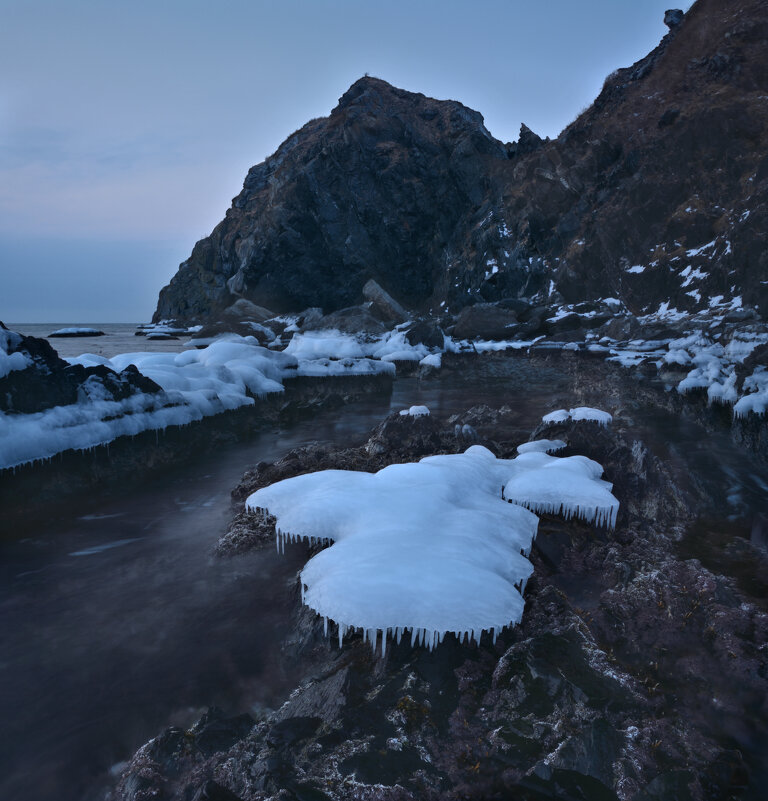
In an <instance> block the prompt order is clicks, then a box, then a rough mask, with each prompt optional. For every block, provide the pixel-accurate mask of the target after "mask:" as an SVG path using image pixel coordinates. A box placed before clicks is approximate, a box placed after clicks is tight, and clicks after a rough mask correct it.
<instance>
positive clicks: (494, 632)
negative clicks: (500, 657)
mask: <svg viewBox="0 0 768 801" xmlns="http://www.w3.org/2000/svg"><path fill="white" fill-rule="evenodd" d="M491 631H492V632H493V644H494V645H496V637H497V636H498V631H497V630H496V626H494V627H493V628H492V629H491Z"/></svg>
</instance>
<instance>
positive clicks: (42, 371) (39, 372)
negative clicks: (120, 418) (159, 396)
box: [0, 329, 161, 414]
mask: <svg viewBox="0 0 768 801" xmlns="http://www.w3.org/2000/svg"><path fill="white" fill-rule="evenodd" d="M6 330H7V329H6ZM8 353H21V354H24V355H25V356H26V357H27V358H28V359H29V361H31V364H30V365H29V366H28V367H26V368H25V369H23V370H12V371H11V372H10V373H8V374H7V375H5V376H3V377H2V378H0V411H3V412H16V413H19V414H31V413H34V412H41V411H44V410H45V409H51V408H53V407H54V406H66V405H68V404H71V403H76V402H77V401H78V400H80V399H82V398H87V397H89V396H90V395H91V394H94V393H95V396H97V397H98V398H99V399H106V400H109V399H111V400H123V399H124V398H127V397H130V396H131V395H135V394H136V393H140V392H143V393H149V394H154V393H157V392H161V389H160V387H159V386H158V385H157V384H156V383H155V382H154V381H152V380H151V379H149V378H147V377H146V376H144V375H142V374H141V373H139V371H138V370H137V369H136V367H135V366H134V365H132V364H130V365H128V367H126V369H125V370H123V371H122V372H120V373H116V372H115V371H114V370H111V369H109V368H108V367H104V366H102V365H98V366H95V367H83V366H82V365H79V364H75V365H71V364H69V362H66V361H64V360H63V359H61V358H59V355H58V354H57V353H56V351H55V350H54V349H53V348H52V347H51V345H50V343H48V342H47V340H45V339H39V338H37V337H29V336H24V335H21V334H17V335H15V336H14V338H13V339H12V340H11V344H10V346H9V350H8Z"/></svg>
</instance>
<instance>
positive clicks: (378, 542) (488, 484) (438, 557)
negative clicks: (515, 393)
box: [246, 445, 619, 651]
mask: <svg viewBox="0 0 768 801" xmlns="http://www.w3.org/2000/svg"><path fill="white" fill-rule="evenodd" d="M602 472H603V471H602V468H601V467H600V465H598V464H597V463H596V462H593V461H591V460H590V459H587V458H585V457H580V456H572V457H569V458H566V459H560V458H558V457H555V456H549V455H548V454H546V453H543V452H531V453H526V454H523V455H521V456H518V457H517V458H516V459H512V460H504V459H497V458H496V457H495V456H494V455H493V454H492V453H491V452H490V451H489V450H487V449H486V448H484V447H482V446H480V445H473V446H472V447H470V448H468V449H467V450H466V451H465V452H464V453H462V454H454V455H443V456H430V457H427V458H425V459H422V460H421V461H419V462H414V463H410V464H395V465H391V466H389V467H385V468H384V469H382V470H380V471H379V472H378V473H375V474H371V473H362V472H356V471H344V470H325V471H321V472H317V473H310V474H307V475H302V476H297V477H294V478H289V479H285V480H284V481H279V482H277V483H275V484H272V485H271V486H269V487H264V488H263V489H260V490H258V491H257V492H255V493H253V494H252V495H251V496H250V497H249V498H248V500H247V502H246V505H247V507H248V508H249V509H250V510H251V511H254V512H260V513H261V514H263V515H265V516H266V515H273V516H274V517H275V518H276V528H277V547H278V550H280V549H281V548H282V549H284V548H285V541H286V540H290V541H294V540H297V539H302V540H307V541H308V542H310V543H323V544H329V543H332V545H331V547H330V548H326V549H325V550H323V551H321V552H320V553H318V554H316V555H315V556H314V557H312V559H310V560H309V562H308V563H307V564H306V566H305V567H304V569H303V570H302V572H301V585H302V598H303V601H304V603H305V604H307V605H308V606H309V607H310V608H312V609H313V610H315V611H316V612H317V613H318V614H319V615H321V616H322V617H323V618H325V627H326V632H327V628H328V620H333V621H335V622H336V623H337V625H338V636H339V642H340V643H341V641H342V639H343V637H344V634H345V633H346V632H347V631H349V630H351V629H362V630H363V633H364V637H365V638H367V639H370V641H371V643H372V646H373V648H374V649H375V648H376V643H377V637H378V634H379V633H381V635H382V637H381V648H382V651H385V650H386V643H387V639H388V637H394V638H395V639H396V640H397V641H398V642H399V640H400V638H401V636H402V635H403V633H405V632H406V631H409V632H410V636H411V642H412V643H415V642H418V643H421V644H426V645H427V646H429V647H430V648H432V647H434V646H435V645H436V644H437V643H439V642H441V641H442V639H443V637H444V636H445V634H446V633H448V632H453V633H454V634H455V635H456V637H457V638H459V639H467V638H468V639H469V640H473V641H476V642H479V640H480V637H481V635H482V633H483V632H484V631H489V632H492V633H493V636H494V638H495V636H496V634H498V632H499V631H500V630H501V629H503V628H505V627H506V626H509V625H514V624H516V623H518V622H519V621H520V619H521V617H522V614H523V606H524V602H523V591H524V589H525V583H526V581H527V579H528V577H529V576H530V575H531V573H532V572H533V567H532V565H531V563H530V562H529V561H528V559H527V558H526V557H527V556H528V554H529V552H530V548H531V543H532V541H533V539H534V537H535V536H536V529H537V526H538V518H537V517H536V515H535V514H534V513H533V512H532V511H529V509H532V510H536V511H546V512H556V513H557V512H559V513H562V514H565V515H566V516H567V517H571V516H578V517H581V518H582V519H584V520H587V521H590V522H594V523H596V524H598V525H608V526H613V525H614V524H615V521H616V511H617V509H618V505H619V503H618V501H617V500H616V499H615V498H614V497H613V496H612V495H611V493H610V488H611V485H610V484H609V483H608V482H605V481H602V480H601V479H600V476H601V475H602ZM502 488H504V489H503V491H502ZM505 499H506V500H505ZM526 506H527V507H529V509H526V508H524V507H526Z"/></svg>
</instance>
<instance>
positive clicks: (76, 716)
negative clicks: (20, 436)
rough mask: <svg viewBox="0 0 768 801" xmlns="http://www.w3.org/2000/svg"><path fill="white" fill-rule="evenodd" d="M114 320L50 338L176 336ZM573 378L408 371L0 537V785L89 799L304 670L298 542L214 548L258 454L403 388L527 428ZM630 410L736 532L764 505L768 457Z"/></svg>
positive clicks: (381, 408) (342, 422)
mask: <svg viewBox="0 0 768 801" xmlns="http://www.w3.org/2000/svg"><path fill="white" fill-rule="evenodd" d="M56 327H61V326H59V325H56V326H19V327H18V329H19V330H22V331H24V332H25V333H34V334H39V333H41V330H42V329H43V328H49V329H50V330H55V328H56ZM108 329H109V331H108V337H101V338H98V339H94V340H90V341H88V340H77V339H72V340H53V343H54V346H55V347H57V348H58V347H59V346H60V345H61V346H63V347H62V351H63V350H64V349H65V348H66V350H67V352H68V353H69V354H71V355H77V354H78V353H80V352H84V351H90V352H99V351H98V350H96V348H98V347H101V348H102V349H103V350H102V353H103V354H104V355H106V356H109V355H111V354H113V353H117V352H126V351H130V350H138V349H143V348H144V347H146V346H149V345H155V346H157V349H158V350H160V349H162V350H180V349H182V347H183V342H181V341H180V342H170V343H168V342H158V343H148V342H146V341H145V340H144V339H143V338H140V337H134V336H133V330H134V327H133V326H131V325H123V326H120V325H111V326H101V330H104V331H107V330H108ZM47 333H50V331H47ZM576 379H577V377H576V376H575V375H574V374H573V373H572V372H568V371H566V370H564V369H563V368H562V366H560V365H558V363H557V362H553V364H552V366H551V367H550V366H544V367H542V366H538V367H535V368H534V367H533V366H532V365H531V364H530V363H529V362H528V361H527V360H526V359H518V360H515V359H510V360H506V361H505V362H504V366H503V367H499V368H495V369H494V371H491V372H489V373H487V374H482V375H477V374H474V373H473V374H466V375H465V374H458V373H454V374H448V373H446V374H445V375H443V376H439V377H438V378H437V379H436V380H432V381H429V382H419V381H417V380H416V379H412V378H407V379H398V380H397V381H396V382H395V386H394V391H393V394H392V396H391V397H390V398H381V397H380V398H372V399H368V400H366V401H364V402H360V403H356V404H351V405H349V406H346V407H344V408H342V409H339V410H335V411H330V412H327V413H323V414H321V415H319V416H317V417H315V418H313V419H312V420H308V421H303V422H301V423H298V424H296V425H293V426H291V427H289V428H275V429H274V430H271V431H266V432H263V433H261V434H260V435H258V436H257V437H255V438H254V439H253V440H251V441H249V442H245V443H240V444H237V445H232V446H227V447H225V448H222V449H221V450H220V451H219V452H218V453H216V454H215V455H214V456H210V455H209V456H206V457H200V458H199V459H198V460H197V461H195V460H194V459H193V460H190V461H189V462H188V463H187V464H185V465H183V466H181V467H179V468H178V469H175V470H169V471H168V472H167V473H166V474H164V475H162V476H159V477H157V478H155V479H154V480H153V483H152V485H150V486H145V487H143V488H139V489H133V490H130V491H126V492H125V493H124V494H123V496H122V497H114V496H113V497H111V498H110V499H109V500H106V499H101V498H99V497H98V496H97V495H95V496H90V497H87V498H80V499H77V500H75V501H73V503H72V507H71V510H70V513H69V514H67V515H65V516H62V517H61V518H60V519H59V520H57V521H54V522H52V523H50V524H47V525H46V526H43V527H41V529H40V530H39V531H38V532H37V533H36V534H35V536H34V537H30V538H28V539H26V540H23V541H19V542H5V543H0V708H2V710H3V713H4V722H3V725H2V727H0V799H6V798H8V799H11V798H13V799H16V798H18V799H24V801H75V800H76V799H82V798H83V797H84V796H85V794H86V793H88V792H89V788H90V790H94V788H95V787H98V786H99V784H100V782H101V781H102V780H103V777H104V776H105V775H106V774H107V772H108V771H109V769H110V766H113V765H115V763H119V762H120V761H121V760H125V759H127V758H129V756H130V755H131V753H132V752H133V751H134V750H135V749H136V748H137V747H138V746H139V745H140V744H142V743H143V742H145V741H146V740H147V739H149V738H150V737H152V736H154V735H155V734H157V733H158V732H159V731H160V730H161V729H162V728H163V727H164V726H166V725H168V724H169V723H171V722H173V723H175V724H177V725H187V724H189V723H190V722H191V721H192V720H194V719H195V717H196V716H198V715H199V714H200V712H201V711H202V709H204V707H205V706H206V705H208V704H211V703H216V704H219V705H221V706H223V707H225V708H226V709H227V710H229V711H231V712H233V713H235V712H240V711H249V710H250V711H252V712H256V713H258V711H259V710H260V709H263V708H264V707H274V706H276V705H278V704H279V703H280V702H281V701H282V700H283V699H284V697H285V695H286V693H287V692H288V691H289V690H290V689H291V688H292V687H293V686H295V683H296V681H297V679H298V678H299V676H300V674H301V665H297V664H291V663H289V662H287V661H286V660H285V659H284V658H283V656H282V652H281V649H280V642H281V641H282V640H283V639H284V638H285V637H286V636H288V634H289V633H290V610H291V605H292V603H293V602H294V601H293V600H292V595H291V592H292V589H293V587H294V584H295V576H296V571H297V569H298V568H299V567H300V565H301V564H302V563H303V558H304V552H303V549H302V548H300V547H298V546H297V547H296V548H293V549H290V548H288V549H286V554H285V555H284V556H280V557H278V556H277V555H276V554H275V552H274V550H273V549H271V548H268V549H266V550H265V551H263V552H259V553H255V554H251V555H248V556H244V557H239V558H235V559H229V560H221V559H215V558H213V557H212V555H211V551H212V548H213V545H214V544H215V542H216V540H217V538H218V537H219V535H220V534H221V533H222V532H223V531H224V530H225V529H226V525H227V522H228V520H229V518H230V516H231V514H232V505H231V501H230V496H229V493H230V490H231V489H232V487H233V486H234V485H235V484H236V483H237V481H238V480H239V478H240V476H241V474H242V472H243V471H244V469H245V468H246V467H247V466H249V465H252V464H255V463H257V462H259V461H261V460H274V459H276V458H278V457H279V456H281V455H282V454H284V453H285V452H286V451H288V450H289V449H291V448H294V447H297V446H300V445H303V444H306V443H309V442H312V441H324V442H333V443H336V444H339V445H351V444H355V443H360V442H362V441H364V440H365V438H366V435H367V432H368V431H369V430H370V429H371V428H372V427H373V426H375V425H376V424H377V423H378V422H379V421H380V420H381V419H382V418H383V417H384V416H385V415H386V414H387V413H388V412H389V411H390V410H397V409H402V408H404V407H408V406H410V405H420V404H423V405H426V406H428V407H429V408H430V409H431V410H432V412H433V414H437V415H440V416H443V417H445V416H447V415H449V414H452V413H454V412H457V411H461V410H464V409H466V408H468V407H470V406H472V405H475V404H478V403H488V404H489V405H492V406H499V405H502V404H511V405H512V406H513V408H514V410H515V413H516V420H515V424H518V423H519V426H520V428H521V430H531V429H533V428H534V427H535V426H536V424H537V423H538V421H539V420H540V417H541V414H542V413H543V412H546V411H550V410H551V409H554V408H558V407H562V406H565V407H568V406H569V404H570V405H573V403H572V401H573V399H574V392H575V382H576ZM582 399H583V400H587V401H591V402H592V403H594V404H595V405H600V400H601V399H600V398H593V399H588V398H582ZM635 421H636V426H637V429H636V432H635V433H636V436H638V437H639V438H642V439H643V440H644V441H646V442H647V443H649V444H650V445H651V446H652V447H653V449H654V450H655V451H656V452H657V454H658V455H659V456H661V457H662V458H664V459H666V460H668V461H672V462H674V461H680V462H681V463H684V464H685V465H687V466H688V468H689V469H690V470H692V471H693V472H694V473H695V474H696V475H697V477H698V478H699V480H701V481H703V482H705V484H706V485H707V486H708V487H711V493H712V495H713V498H714V499H715V500H716V506H717V509H718V513H717V523H718V529H719V530H720V531H721V532H728V533H729V534H728V536H729V537H733V536H735V535H734V533H733V532H734V531H735V529H734V526H737V525H742V523H743V522H745V521H746V522H748V521H750V520H752V519H755V520H757V519H758V518H760V512H761V510H763V512H764V510H765V509H766V508H768V507H766V488H767V487H768V475H766V471H765V469H764V467H763V466H757V467H756V466H754V465H753V464H752V463H751V461H750V460H749V459H748V458H746V457H745V455H744V454H743V452H741V450H740V449H738V448H737V447H736V446H735V445H734V444H733V442H732V441H731V440H730V439H729V437H728V436H727V435H725V434H724V435H723V436H714V435H703V432H702V430H701V429H700V428H699V427H698V426H695V425H693V424H685V425H683V424H681V422H680V420H679V418H677V417H672V416H671V415H670V416H668V419H667V417H664V418H660V417H659V416H658V413H657V412H656V411H653V410H651V411H649V414H648V416H643V415H640V414H638V415H637V416H636V418H635ZM738 521H742V523H739V522H738ZM742 527H743V526H742ZM757 535H758V536H759V535H760V531H757ZM692 555H694V554H692ZM695 555H698V554H695ZM713 558H714V557H713ZM93 797H98V793H97V794H96V796H93V795H90V794H89V795H88V798H89V799H90V798H93Z"/></svg>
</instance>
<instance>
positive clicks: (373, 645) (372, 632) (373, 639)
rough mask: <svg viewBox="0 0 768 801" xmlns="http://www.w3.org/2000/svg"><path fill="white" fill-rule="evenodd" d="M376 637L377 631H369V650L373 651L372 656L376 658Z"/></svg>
mask: <svg viewBox="0 0 768 801" xmlns="http://www.w3.org/2000/svg"><path fill="white" fill-rule="evenodd" d="M377 639H378V637H377V630H376V629H371V650H372V651H373V655H374V656H376V640H377Z"/></svg>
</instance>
